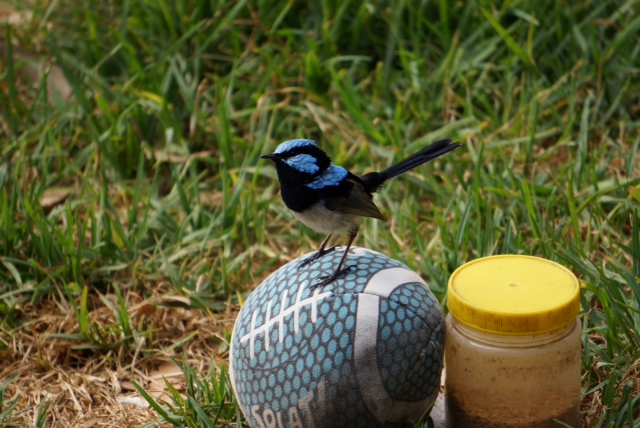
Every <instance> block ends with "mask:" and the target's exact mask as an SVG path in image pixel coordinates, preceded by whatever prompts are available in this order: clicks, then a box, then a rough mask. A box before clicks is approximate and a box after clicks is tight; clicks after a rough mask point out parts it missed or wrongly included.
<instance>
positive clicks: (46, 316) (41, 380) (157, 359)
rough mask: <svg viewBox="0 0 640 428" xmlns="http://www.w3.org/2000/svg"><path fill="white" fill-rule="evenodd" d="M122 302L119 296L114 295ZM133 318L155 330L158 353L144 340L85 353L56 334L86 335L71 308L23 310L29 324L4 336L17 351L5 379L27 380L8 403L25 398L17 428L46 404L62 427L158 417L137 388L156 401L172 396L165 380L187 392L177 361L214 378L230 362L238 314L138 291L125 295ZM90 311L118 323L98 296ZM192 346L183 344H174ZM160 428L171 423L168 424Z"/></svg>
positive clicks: (4, 369) (4, 356) (51, 420)
mask: <svg viewBox="0 0 640 428" xmlns="http://www.w3.org/2000/svg"><path fill="white" fill-rule="evenodd" d="M106 297H107V298H113V299H115V298H114V296H108V295H107V296H106ZM124 297H125V300H126V303H127V308H128V310H129V313H130V314H135V315H134V316H133V317H132V318H133V319H134V320H135V321H136V322H137V323H138V322H139V323H141V324H140V325H141V326H144V328H145V329H152V331H153V338H154V343H153V349H152V350H148V349H147V348H148V346H149V345H148V344H146V343H144V340H141V341H139V343H138V344H137V345H136V346H126V345H122V346H117V347H115V348H114V349H112V350H108V351H103V350H92V349H78V347H77V346H75V345H78V344H79V343H78V342H74V341H71V340H65V339H57V338H52V337H51V335H52V334H73V333H78V332H79V326H78V323H77V318H76V316H75V314H74V312H73V310H72V307H71V305H70V304H69V303H68V302H67V301H66V300H63V299H53V298H49V299H48V300H46V301H43V302H41V303H39V304H36V305H26V306H24V307H22V308H21V309H20V310H21V312H22V315H23V316H24V318H25V319H27V320H28V321H27V322H26V323H25V324H24V325H22V326H21V327H20V328H19V329H17V330H15V331H12V332H11V335H10V336H9V334H8V332H6V331H3V332H2V334H3V336H5V337H6V338H7V339H8V343H9V344H10V347H9V349H8V350H7V351H3V352H2V353H1V354H0V358H1V360H2V364H1V366H0V379H7V378H9V377H10V376H12V375H14V374H16V373H18V374H19V376H18V378H17V379H15V380H14V381H13V382H12V383H11V384H10V385H9V386H8V388H7V393H6V396H5V399H6V400H7V401H10V400H13V399H15V398H17V399H18V405H17V408H16V410H15V411H14V416H13V419H12V425H11V426H33V425H34V423H35V421H36V418H37V414H38V409H40V408H43V407H46V408H48V411H47V416H46V420H47V425H46V426H54V427H58V426H59V427H85V428H88V427H98V426H100V427H103V426H104V427H134V426H140V425H142V424H144V423H147V422H150V421H152V420H154V419H156V418H157V417H158V415H157V414H156V413H155V411H154V410H153V409H152V408H150V407H148V405H147V402H146V401H145V400H144V399H143V398H142V397H141V396H140V394H139V393H138V391H137V390H136V389H135V387H134V385H133V382H134V381H135V382H137V383H138V384H140V385H141V386H142V387H143V388H145V390H146V391H147V392H148V393H150V394H151V395H152V396H153V397H154V398H156V399H160V400H162V399H168V395H165V394H166V393H167V387H166V385H165V383H164V379H166V380H167V381H169V382H170V383H171V384H172V385H173V386H174V387H175V388H176V389H178V391H180V392H184V386H185V383H184V376H183V373H182V371H181V370H180V369H179V367H178V366H176V365H175V364H174V362H173V361H172V360H171V358H175V359H176V360H178V361H181V362H182V361H183V350H184V355H186V363H187V364H189V366H191V367H193V368H195V369H196V372H197V373H203V374H204V373H206V372H207V370H208V367H209V365H210V363H211V359H212V358H213V359H215V360H216V361H217V362H219V363H224V361H225V360H226V358H227V348H226V344H225V342H224V340H223V339H222V338H223V331H224V330H231V329H232V328H233V321H234V319H235V314H236V311H235V310H233V309H232V308H231V307H229V310H228V311H227V312H226V313H222V314H206V313H204V312H202V311H195V310H186V309H183V308H175V307H173V308H172V307H158V306H155V305H153V303H154V302H158V301H160V300H161V299H162V298H164V297H166V296H161V295H159V296H154V297H153V298H152V299H143V298H142V297H141V296H140V295H139V294H137V293H136V292H133V291H132V292H129V293H128V294H126V295H125V296H124ZM92 301H93V303H94V305H95V306H94V309H93V310H92V311H91V313H90V314H89V315H90V317H91V319H93V320H94V321H95V322H96V323H97V324H98V325H99V326H101V327H103V328H104V327H105V326H109V325H113V324H115V323H117V320H115V318H114V314H113V312H112V311H111V310H110V309H109V308H107V307H106V306H105V305H101V304H100V299H98V298H97V296H93V299H92ZM183 341H184V342H185V343H184V345H183V346H175V347H174V346H173V345H175V344H178V343H182V342H183ZM159 426H168V424H167V423H163V424H160V425H159Z"/></svg>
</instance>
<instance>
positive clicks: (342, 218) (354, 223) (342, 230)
mask: <svg viewBox="0 0 640 428" xmlns="http://www.w3.org/2000/svg"><path fill="white" fill-rule="evenodd" d="M292 213H293V215H294V216H296V218H297V219H298V220H300V221H301V222H303V223H304V224H306V225H307V226H309V227H310V228H311V229H313V230H315V231H317V232H322V233H326V234H333V235H347V234H350V233H352V232H354V231H355V230H357V229H358V217H357V216H355V215H352V214H346V213H341V212H338V211H332V210H330V209H328V208H326V207H325V206H324V205H322V204H319V203H318V204H314V205H312V206H311V207H310V208H307V209H306V210H304V211H302V212H296V211H292Z"/></svg>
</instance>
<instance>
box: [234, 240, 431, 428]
mask: <svg viewBox="0 0 640 428" xmlns="http://www.w3.org/2000/svg"><path fill="white" fill-rule="evenodd" d="M342 254H343V253H342V251H335V252H333V253H330V254H327V255H325V256H323V257H322V258H320V259H319V260H316V261H315V262H313V263H311V264H310V265H308V266H305V267H303V268H301V269H298V266H299V263H300V261H301V260H302V259H298V260H294V261H292V262H291V263H289V264H287V265H285V266H283V267H282V268H280V269H278V270H277V271H276V272H274V273H273V274H272V275H271V276H269V277H268V278H267V279H266V280H265V281H264V282H263V283H262V284H261V285H260V286H259V287H258V288H257V289H256V290H255V291H254V292H253V293H252V294H251V296H250V297H249V298H248V299H247V301H246V302H245V305H244V306H243V308H242V310H241V312H240V314H239V316H238V319H237V321H236V325H235V327H234V332H233V339H232V355H231V373H232V377H233V386H234V389H235V391H236V395H237V397H238V401H239V402H240V404H241V407H242V409H243V411H244V413H245V416H246V417H247V419H248V420H249V422H250V423H251V425H252V426H290V425H300V426H310V425H311V424H312V423H313V424H316V425H317V424H320V423H324V424H327V420H328V419H327V418H329V419H331V420H332V422H331V425H332V426H345V427H346V426H349V427H358V426H381V424H382V423H384V422H388V421H381V420H380V419H381V418H382V419H384V415H381V414H380V413H379V412H378V414H375V410H374V411H372V406H371V403H368V402H367V398H366V397H364V396H363V392H365V393H367V394H369V395H370V393H371V391H362V390H361V387H362V382H363V380H362V379H363V377H362V376H363V374H362V373H363V372H364V371H363V369H362V362H361V361H356V359H357V355H356V354H357V353H358V352H360V354H359V355H364V354H363V353H362V351H359V349H369V348H362V346H365V347H369V346H370V349H371V352H375V355H376V357H375V361H376V363H377V367H378V372H379V375H378V377H379V379H380V380H381V385H382V387H381V388H380V389H381V391H379V393H380V394H381V396H384V397H385V399H386V400H392V402H393V403H404V402H409V403H410V404H408V406H414V407H415V406H416V405H415V404H414V403H416V402H419V401H420V400H424V399H426V398H429V397H430V394H432V393H434V391H437V388H438V387H439V384H440V371H441V368H442V367H441V362H442V349H443V328H442V327H443V318H442V311H441V310H440V308H439V306H438V304H437V302H436V300H435V298H434V297H433V295H432V294H431V292H430V291H428V289H427V288H425V287H424V285H423V284H421V283H416V282H406V281H405V283H402V282H398V283H394V284H389V287H390V288H389V291H390V294H389V296H387V297H385V298H381V297H379V296H371V295H369V294H368V291H367V290H368V289H367V287H368V285H370V282H371V281H372V278H373V277H374V276H375V275H376V274H377V273H379V272H381V271H385V270H388V269H394V268H401V269H403V270H400V272H404V270H406V272H411V271H409V270H408V269H407V268H406V267H405V266H404V265H402V264H401V263H399V262H397V261H395V260H392V259H389V258H388V257H386V256H384V255H382V254H379V253H376V252H372V251H370V250H365V249H362V248H357V247H356V248H355V249H354V251H353V253H350V254H349V255H348V257H347V260H346V265H347V266H350V265H353V266H355V268H352V269H351V270H350V271H349V272H348V273H347V274H345V275H343V276H342V277H340V278H339V279H338V280H336V281H334V282H332V283H330V284H329V285H327V286H325V287H323V288H315V289H312V288H311V287H309V285H310V284H313V283H314V282H316V281H318V280H319V278H320V277H322V276H325V275H328V274H330V273H331V272H333V270H334V269H335V268H336V267H337V265H338V263H339V261H340V257H341V256H342ZM367 296H369V300H371V299H372V298H373V299H374V300H372V301H376V302H379V304H378V306H377V309H378V313H377V314H375V311H367V312H374V314H373V316H376V317H378V319H377V322H376V323H374V324H373V326H372V327H373V330H372V331H367V330H364V332H365V333H366V334H365V336H366V337H364V339H363V338H362V337H361V338H360V339H358V340H360V342H357V341H356V331H362V330H359V329H362V328H363V327H362V325H364V324H362V325H358V322H360V323H363V318H362V317H363V315H366V316H371V314H364V313H358V309H359V307H360V306H362V305H363V304H364V303H363V302H364V299H365V298H366V297H367ZM375 299H377V300H375ZM359 317H360V318H359ZM376 329H377V331H375V330H376ZM363 340H364V342H363ZM369 342H370V343H369ZM363 343H364V345H363ZM358 346H360V348H358ZM365 354H366V353H365ZM360 358H362V357H360ZM359 368H360V371H358V369H359ZM433 398H435V396H434V397H433ZM393 400H395V401H393ZM419 404H420V403H419ZM429 404H430V402H429V403H424V406H423V407H424V408H426V407H427V406H428V405H429ZM309 418H312V419H313V421H310V419H309Z"/></svg>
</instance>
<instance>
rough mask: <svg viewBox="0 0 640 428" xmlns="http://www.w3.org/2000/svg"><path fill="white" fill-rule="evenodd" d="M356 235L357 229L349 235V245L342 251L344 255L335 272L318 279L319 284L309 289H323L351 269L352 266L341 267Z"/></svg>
mask: <svg viewBox="0 0 640 428" xmlns="http://www.w3.org/2000/svg"><path fill="white" fill-rule="evenodd" d="M357 234H358V229H356V230H355V231H354V232H352V233H351V234H350V235H349V243H348V244H347V248H346V249H345V250H344V254H343V255H342V258H341V259H340V263H338V267H337V268H336V270H335V271H334V272H333V273H332V274H331V275H329V276H323V277H322V278H320V282H318V283H317V284H314V285H311V286H310V287H309V288H311V289H312V290H313V289H314V288H316V287H324V286H325V285H327V284H329V283H331V282H333V281H335V280H336V279H337V278H338V277H340V275H342V274H343V273H345V272H347V271H348V270H350V269H351V268H352V267H353V266H347V267H346V268H344V269H343V268H342V265H343V264H344V260H345V259H346V258H347V254H349V249H350V248H351V244H353V241H354V240H355V239H356V235H357Z"/></svg>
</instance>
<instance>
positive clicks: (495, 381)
mask: <svg viewBox="0 0 640 428" xmlns="http://www.w3.org/2000/svg"><path fill="white" fill-rule="evenodd" d="M448 307H449V314H448V315H447V318H446V326H447V335H446V341H445V368H446V381H445V389H446V395H445V400H446V420H447V426H448V427H452V428H459V427H465V428H473V427H485V428H486V427H501V428H502V427H505V428H506V427H518V428H525V427H554V428H557V427H558V426H561V425H559V424H558V423H557V422H556V420H558V421H562V422H564V423H565V424H567V425H569V426H572V427H578V426H580V399H581V392H580V367H581V360H582V358H581V325H580V321H579V319H578V318H577V317H578V313H579V311H580V284H579V282H578V280H577V278H576V277H575V275H573V274H572V273H571V271H569V270H568V269H566V268H565V267H563V266H561V265H559V264H557V263H554V262H552V261H549V260H545V259H541V258H538V257H531V256H520V255H503V256H492V257H485V258H481V259H477V260H474V261H472V262H470V263H467V264H465V265H463V266H461V267H459V268H458V269H457V270H456V271H455V272H454V273H453V274H452V276H451V278H450V279H449V284H448Z"/></svg>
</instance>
